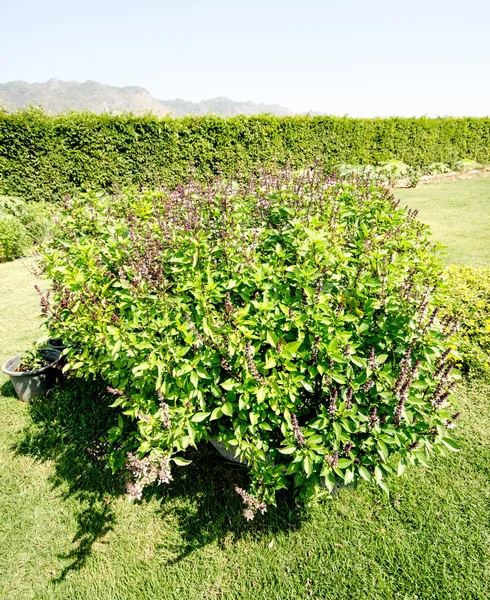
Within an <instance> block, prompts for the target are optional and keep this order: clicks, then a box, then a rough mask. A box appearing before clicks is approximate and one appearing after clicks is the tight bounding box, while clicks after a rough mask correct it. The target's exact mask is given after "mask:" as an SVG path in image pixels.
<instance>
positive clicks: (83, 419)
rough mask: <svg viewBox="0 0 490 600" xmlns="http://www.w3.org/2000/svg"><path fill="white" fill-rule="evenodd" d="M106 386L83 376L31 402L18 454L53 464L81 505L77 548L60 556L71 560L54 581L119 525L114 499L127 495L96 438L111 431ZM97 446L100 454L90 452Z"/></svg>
mask: <svg viewBox="0 0 490 600" xmlns="http://www.w3.org/2000/svg"><path fill="white" fill-rule="evenodd" d="M108 404H110V401H108V400H107V395H106V394H104V391H103V387H101V386H100V385H96V384H87V383H85V382H82V381H78V380H64V381H61V382H59V383H58V385H57V386H56V387H55V388H54V389H53V390H51V391H50V392H48V394H47V395H46V396H45V397H39V398H34V399H33V400H31V401H30V402H29V404H28V409H29V415H30V417H31V421H30V423H29V424H28V425H27V426H26V427H25V428H24V430H23V431H22V432H21V439H20V440H19V442H18V443H17V447H16V451H17V453H18V454H21V455H26V456H31V457H34V458H36V459H38V460H40V461H46V460H50V461H52V462H53V465H54V474H53V476H52V480H51V483H52V485H53V487H55V488H57V487H59V488H61V490H62V497H63V498H65V499H66V498H69V497H71V498H74V499H75V500H76V501H77V503H78V505H79V506H80V507H81V509H80V512H79V514H78V516H77V520H78V529H77V532H76V534H75V537H74V539H73V542H74V543H75V544H76V547H75V548H74V549H73V550H72V551H71V552H70V553H68V554H66V555H61V556H59V558H60V559H63V560H68V561H70V562H69V564H68V565H67V566H66V567H64V568H63V569H62V571H61V573H60V574H59V575H58V576H57V577H56V578H55V579H54V582H59V581H62V580H63V579H65V577H66V575H67V574H68V573H69V571H72V570H79V569H81V568H82V567H83V566H84V564H85V562H86V560H87V558H88V557H89V555H90V553H91V550H92V547H93V545H94V543H95V542H97V541H98V540H100V539H101V538H102V537H103V536H105V535H106V534H107V533H108V532H109V531H110V530H111V529H112V528H113V525H114V521H115V515H114V513H113V511H112V509H111V507H110V504H109V501H110V498H111V497H114V496H116V495H118V494H121V493H122V489H123V488H122V485H121V482H120V481H119V480H118V479H116V478H114V477H112V476H111V475H110V473H109V471H107V470H106V469H104V464H103V462H102V461H100V460H98V459H97V440H98V439H99V438H100V437H102V436H103V435H104V434H105V433H107V429H108V428H109V427H110V426H111V424H110V423H111V422H112V420H113V419H114V416H115V415H114V414H113V413H112V414H111V412H110V411H111V409H109V408H108ZM93 448H95V456H94V454H91V453H90V452H89V450H90V449H93Z"/></svg>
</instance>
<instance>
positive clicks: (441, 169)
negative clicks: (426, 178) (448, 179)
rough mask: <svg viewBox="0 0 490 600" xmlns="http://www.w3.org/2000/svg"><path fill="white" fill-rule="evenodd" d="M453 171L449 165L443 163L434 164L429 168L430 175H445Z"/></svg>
mask: <svg viewBox="0 0 490 600" xmlns="http://www.w3.org/2000/svg"><path fill="white" fill-rule="evenodd" d="M450 171H451V169H450V168H449V166H448V165H446V164H445V163H442V162H436V163H432V164H430V165H429V166H428V167H427V174H428V175H442V174H443V173H449V172H450Z"/></svg>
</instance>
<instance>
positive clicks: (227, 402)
mask: <svg viewBox="0 0 490 600" xmlns="http://www.w3.org/2000/svg"><path fill="white" fill-rule="evenodd" d="M426 235H427V228H426V226H424V225H422V224H421V223H419V222H417V221H416V220H415V212H407V211H405V210H403V209H400V208H398V207H397V203H396V202H395V201H394V199H393V197H392V196H390V195H389V193H388V192H387V191H386V190H385V189H383V188H379V187H377V186H376V185H375V184H374V183H373V182H372V181H370V180H363V181H361V182H357V183H349V182H347V181H343V180H335V179H328V178H323V177H321V176H320V173H319V172H317V171H315V170H312V171H309V172H308V173H307V174H306V175H305V176H304V177H293V176H291V175H290V174H289V173H281V174H279V175H274V176H271V175H263V176H262V177H261V178H260V179H259V180H258V181H250V182H249V184H248V185H243V186H240V185H238V184H235V185H233V184H231V183H229V182H228V183H226V182H224V183H217V184H214V185H213V186H210V187H200V186H199V185H197V184H192V185H189V186H187V187H180V188H179V189H177V190H176V191H174V192H164V191H162V192H145V193H142V194H137V193H132V192H129V191H128V192H125V193H123V194H120V195H118V196H116V197H113V196H111V197H106V196H104V195H102V194H94V193H92V194H89V195H87V196H86V197H83V198H81V199H77V200H74V201H69V202H67V204H66V205H65V207H64V210H63V219H62V220H61V222H60V224H59V226H58V229H57V231H56V234H55V236H54V240H53V242H52V243H51V245H50V246H49V247H48V248H47V249H46V251H45V253H44V263H45V267H46V273H47V275H48V276H49V277H50V278H51V279H52V281H53V297H52V299H51V300H48V299H46V298H45V299H44V300H43V310H44V312H45V314H46V316H47V325H48V328H49V333H50V335H51V336H52V337H53V338H62V339H63V340H64V341H65V343H66V342H67V341H69V342H70V344H71V345H72V347H71V348H70V349H68V351H67V361H68V362H67V364H66V367H65V369H66V370H67V371H71V372H72V373H75V374H76V375H78V376H80V377H84V378H88V379H90V378H93V377H95V376H98V375H100V376H102V377H103V378H104V379H105V380H106V382H107V384H108V386H109V389H110V390H111V391H112V393H114V395H115V402H114V404H113V406H114V408H117V410H118V411H119V416H118V424H117V426H115V427H113V428H112V429H111V430H110V431H109V433H108V439H109V441H110V442H111V443H112V444H113V450H112V452H111V455H110V464H111V466H112V468H113V469H120V468H122V467H124V466H125V465H126V466H127V467H129V469H130V470H131V471H132V473H133V475H134V479H133V481H132V482H129V484H128V491H129V493H130V494H131V495H132V496H133V497H135V498H139V497H141V494H142V491H143V487H144V485H146V484H149V483H152V482H155V481H159V482H164V481H169V480H170V479H171V473H170V464H171V462H173V463H175V464H177V465H185V464H186V459H185V458H184V457H183V455H182V453H183V452H184V451H185V450H186V449H187V448H188V447H189V446H195V445H197V444H198V442H199V441H201V440H212V439H213V440H217V441H219V442H221V443H223V444H225V446H226V447H228V448H233V449H234V450H235V451H236V453H237V455H240V456H241V457H242V459H244V460H245V461H246V462H247V464H248V467H249V469H250V475H251V478H252V487H251V490H250V491H249V492H246V491H245V490H243V489H241V488H238V489H237V492H238V493H239V494H240V495H241V497H242V499H243V501H244V502H245V504H246V508H245V516H247V518H252V517H253V515H254V514H255V512H256V511H257V510H259V511H261V512H263V510H265V505H266V504H271V503H274V502H275V492H276V491H277V490H279V489H281V488H284V487H294V489H295V490H296V491H297V493H298V495H299V497H300V498H301V499H302V500H303V501H308V500H309V499H311V498H312V497H313V496H314V495H315V494H316V493H317V491H318V488H319V485H320V484H322V485H325V486H326V487H327V488H328V489H329V490H332V489H333V488H334V486H335V485H336V483H340V484H342V483H344V484H349V483H352V482H355V481H357V480H359V479H364V480H367V481H369V482H373V483H377V484H378V485H379V486H380V487H381V488H383V489H384V490H385V491H387V488H386V485H385V482H384V478H385V475H386V474H388V473H390V472H392V471H393V469H395V470H397V471H398V473H399V474H401V473H403V471H404V469H405V467H406V465H407V463H415V464H425V463H426V460H427V458H428V456H429V455H430V453H431V452H433V451H434V452H438V453H444V451H445V448H449V449H457V445H456V443H455V442H454V441H453V439H452V438H451V436H450V435H449V432H448V427H450V426H452V418H451V413H450V412H449V411H448V409H447V402H448V397H449V395H450V389H451V387H452V382H451V378H450V372H451V369H452V367H451V366H450V365H447V364H446V363H445V361H446V359H447V356H448V351H444V348H445V346H446V344H447V342H446V338H447V337H448V336H449V335H450V334H451V332H452V330H453V323H452V322H451V321H450V320H449V319H447V320H445V321H444V323H441V322H439V321H438V319H437V312H438V309H437V307H436V308H434V305H433V300H432V296H433V292H434V290H435V288H436V287H437V286H438V283H439V276H440V269H441V264H440V260H439V258H438V251H437V248H435V247H433V246H431V245H430V244H429V242H428V241H427V238H426Z"/></svg>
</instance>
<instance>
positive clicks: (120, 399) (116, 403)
mask: <svg viewBox="0 0 490 600" xmlns="http://www.w3.org/2000/svg"><path fill="white" fill-rule="evenodd" d="M125 400H126V398H125V397H124V396H119V397H118V398H116V399H115V400H114V402H113V403H112V404H109V408H115V407H116V406H119V405H120V404H122V403H123V402H124V401H125Z"/></svg>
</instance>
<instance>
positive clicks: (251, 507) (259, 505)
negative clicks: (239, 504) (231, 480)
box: [235, 485, 267, 521]
mask: <svg viewBox="0 0 490 600" xmlns="http://www.w3.org/2000/svg"><path fill="white" fill-rule="evenodd" d="M235 492H236V493H237V494H238V495H239V496H241V498H242V500H243V502H244V504H245V505H246V507H247V508H245V509H244V510H243V516H244V517H245V518H246V519H247V521H253V519H254V518H255V515H256V514H257V512H260V513H261V514H264V513H265V512H267V506H266V505H265V504H264V503H263V502H262V501H261V500H259V499H258V498H256V497H255V496H252V494H249V493H248V492H246V491H245V490H244V489H242V488H240V487H238V486H237V485H235Z"/></svg>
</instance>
